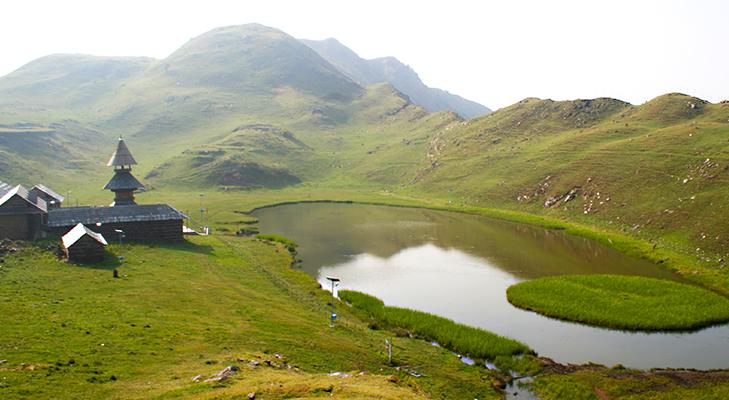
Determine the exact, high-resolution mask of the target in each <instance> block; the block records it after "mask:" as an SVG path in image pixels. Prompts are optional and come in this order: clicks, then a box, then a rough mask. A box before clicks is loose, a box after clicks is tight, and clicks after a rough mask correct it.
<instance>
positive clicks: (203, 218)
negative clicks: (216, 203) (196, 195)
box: [200, 193, 205, 230]
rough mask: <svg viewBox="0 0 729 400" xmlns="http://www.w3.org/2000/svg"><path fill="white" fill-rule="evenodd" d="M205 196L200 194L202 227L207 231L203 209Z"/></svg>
mask: <svg viewBox="0 0 729 400" xmlns="http://www.w3.org/2000/svg"><path fill="white" fill-rule="evenodd" d="M204 196H205V194H203V193H200V227H201V228H202V229H203V230H204V229H205V208H203V197H204Z"/></svg>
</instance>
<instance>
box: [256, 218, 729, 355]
mask: <svg viewBox="0 0 729 400" xmlns="http://www.w3.org/2000/svg"><path fill="white" fill-rule="evenodd" d="M257 216H258V217H259V219H260V227H261V230H262V231H264V232H272V233H280V234H283V235H285V236H288V237H290V238H292V239H294V240H296V241H297V242H298V243H299V244H300V248H299V250H300V254H301V257H302V258H303V259H304V266H303V268H304V269H305V270H306V271H307V272H309V273H310V274H312V276H314V277H317V279H319V280H320V281H323V279H324V278H323V277H324V276H326V275H334V276H338V277H340V278H341V279H342V287H343V288H350V289H355V290H359V291H363V292H366V293H370V294H372V295H374V296H377V297H379V298H381V299H383V300H384V301H385V303H386V304H389V305H397V306H402V307H409V308H414V309H418V310H422V311H427V312H432V313H435V314H438V315H443V316H446V317H448V318H451V319H453V320H455V321H458V322H461V323H466V324H469V325H474V326H479V327H483V328H485V329H488V330H490V331H493V332H496V333H499V334H502V335H505V336H509V337H513V338H515V339H518V340H521V341H523V342H525V343H527V344H528V345H529V346H530V347H532V348H533V349H535V350H536V351H537V352H539V353H540V354H542V355H545V356H548V357H552V358H554V359H556V360H557V361H559V362H563V363H565V362H574V363H584V362H589V361H592V362H598V363H601V364H605V365H614V364H618V363H621V364H623V365H626V366H630V367H636V368H650V367H686V368H702V369H706V368H723V367H728V366H729V328H727V327H726V326H721V327H713V328H707V329H704V330H702V331H699V332H695V333H690V334H677V333H670V334H664V333H653V334H647V333H629V332H622V331H613V330H606V329H599V328H592V327H587V326H583V325H579V324H574V323H568V322H561V321H557V320H553V319H550V318H546V317H542V316H540V315H538V314H535V313H531V312H526V311H523V310H520V309H517V308H515V307H513V306H511V305H510V304H509V303H508V302H507V301H506V296H505V290H506V288H507V287H508V286H509V285H511V284H513V283H515V282H518V281H521V280H525V279H532V278H535V277H539V276H547V275H559V274H574V273H582V274H593V273H617V274H626V275H643V276H651V277H661V278H668V279H678V278H677V277H676V276H675V275H673V274H671V273H669V272H667V271H665V270H662V269H660V268H657V267H655V266H654V265H652V264H650V263H647V262H644V261H641V260H635V259H631V258H628V257H625V256H623V255H621V254H619V253H617V252H615V251H613V250H611V249H609V248H606V247H604V246H601V245H599V244H597V243H594V242H591V241H589V240H585V239H581V238H577V237H572V236H569V235H566V234H564V233H563V232H559V231H553V230H546V229H541V228H535V227H531V226H525V225H521V224H513V223H508V222H503V221H495V220H491V219H487V218H481V217H476V216H471V215H464V214H456V213H447V212H436V211H429V210H417V209H403V208H390V207H378V206H364V205H355V204H304V205H292V206H284V207H277V208H272V209H266V210H262V211H260V212H258V213H257ZM324 286H325V287H327V285H324Z"/></svg>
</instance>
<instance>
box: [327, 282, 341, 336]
mask: <svg viewBox="0 0 729 400" xmlns="http://www.w3.org/2000/svg"><path fill="white" fill-rule="evenodd" d="M326 278H327V280H328V281H329V282H331V283H332V303H331V304H332V311H331V314H330V322H329V327H334V322H336V320H337V313H335V312H334V300H335V296H334V290H335V288H336V287H337V286H339V282H340V281H341V279H339V278H335V277H333V276H327V277H326Z"/></svg>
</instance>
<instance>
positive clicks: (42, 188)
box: [30, 183, 64, 203]
mask: <svg viewBox="0 0 729 400" xmlns="http://www.w3.org/2000/svg"><path fill="white" fill-rule="evenodd" d="M34 190H38V191H41V192H43V193H45V194H47V195H48V196H51V197H53V199H54V200H56V201H57V202H59V203H60V202H62V201H63V200H64V197H63V196H61V195H60V194H58V193H56V192H54V191H53V190H52V189H51V188H49V187H48V186H46V185H44V184H42V183H39V184H37V185H35V186H33V187H32V188H30V192H33V191H34Z"/></svg>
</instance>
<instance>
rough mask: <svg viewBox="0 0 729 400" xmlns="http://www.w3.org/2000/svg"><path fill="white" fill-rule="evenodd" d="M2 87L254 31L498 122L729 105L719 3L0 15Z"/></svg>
mask: <svg viewBox="0 0 729 400" xmlns="http://www.w3.org/2000/svg"><path fill="white" fill-rule="evenodd" d="M0 12H2V22H1V23H0V75H4V74H6V73H9V72H11V71H13V70H15V69H16V68H18V67H20V66H21V65H23V64H25V63H27V62H28V61H30V60H32V59H34V58H37V57H40V56H43V55H46V54H50V53H87V54H95V55H124V56H132V55H139V56H142V55H143V56H152V57H156V58H163V57H165V56H167V55H169V54H170V53H171V52H172V51H174V50H175V49H177V48H178V47H180V46H181V45H182V44H184V43H185V42H186V41H187V40H188V39H190V38H192V37H194V36H197V35H199V34H201V33H203V32H205V31H207V30H210V29H212V28H215V27H218V26H224V25H237V24H244V23H250V22H258V23H262V24H264V25H269V26H273V27H276V28H279V29H281V30H283V31H285V32H287V33H289V34H291V35H293V36H295V37H298V38H307V39H324V38H327V37H335V38H337V39H339V41H341V42H342V43H344V44H345V45H347V46H348V47H350V48H351V49H353V50H354V51H355V52H357V53H359V54H360V56H362V57H365V58H374V57H380V56H388V55H392V56H395V57H397V58H398V59H400V60H401V61H402V62H404V63H406V64H408V65H410V66H411V67H413V68H414V69H415V71H417V72H418V73H419V74H420V77H421V78H422V79H423V81H424V82H425V83H426V84H427V85H429V86H433V87H439V88H442V89H446V90H448V91H450V92H452V93H456V94H459V95H462V96H464V97H467V98H470V99H473V100H476V101H478V102H480V103H483V104H484V105H486V106H489V107H491V108H499V107H503V106H506V105H509V104H511V103H514V102H516V101H518V100H521V99H523V98H525V97H541V98H552V99H555V100H563V99H575V98H593V97H600V96H608V97H616V98H620V99H623V100H626V101H629V102H631V103H634V104H640V103H642V102H644V101H646V100H649V99H651V98H653V97H655V96H657V95H660V94H664V93H668V92H673V91H679V92H684V93H688V94H692V95H695V96H698V97H701V98H704V99H707V100H710V101H714V102H716V101H719V100H722V99H727V98H729V1H721V0H716V1H698V0H696V1H668V0H664V1H640V0H632V1H615V0H611V1H607V0H606V1H602V2H598V1H585V0H582V1H558V0H553V1H539V0H535V1H511V0H509V1H506V0H504V1H499V2H495V1H476V0H474V1H459V0H442V1H395V0H388V1H379V0H369V1H344V0H339V1H319V0H306V1H303V0H300V1H276V0H258V1H218V0H205V1H181V0H178V1H153V0H146V1H136V0H126V1H80V0H78V1H77V0H63V1H58V0H54V1H35V0H23V1H15V0H9V1H3V3H2V5H0Z"/></svg>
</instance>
